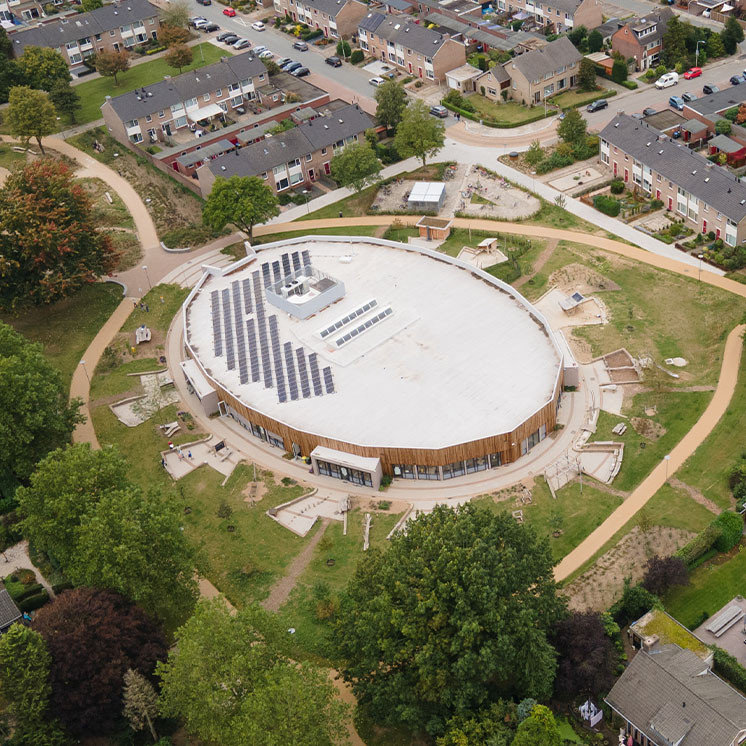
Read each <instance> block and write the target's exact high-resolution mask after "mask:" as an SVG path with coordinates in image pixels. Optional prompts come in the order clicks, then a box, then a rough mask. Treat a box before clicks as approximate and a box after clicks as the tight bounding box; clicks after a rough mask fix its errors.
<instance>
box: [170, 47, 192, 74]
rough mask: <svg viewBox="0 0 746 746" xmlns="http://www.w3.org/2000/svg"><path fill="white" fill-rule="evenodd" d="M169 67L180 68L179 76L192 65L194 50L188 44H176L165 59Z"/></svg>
mask: <svg viewBox="0 0 746 746" xmlns="http://www.w3.org/2000/svg"><path fill="white" fill-rule="evenodd" d="M164 59H165V60H166V64H167V65H168V66H169V67H175V68H178V70H179V74H181V71H182V69H183V68H185V67H187V66H188V65H191V64H192V48H191V47H188V46H187V45H186V44H174V45H173V46H172V47H171V48H170V49H169V50H168V52H166V55H165V57H164Z"/></svg>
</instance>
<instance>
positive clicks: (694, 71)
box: [223, 11, 702, 80]
mask: <svg viewBox="0 0 746 746" xmlns="http://www.w3.org/2000/svg"><path fill="white" fill-rule="evenodd" d="M223 12H225V11H223ZM700 75H702V68H701V67H693V68H691V70H687V71H686V72H685V73H684V80H691V79H692V78H698V77H699V76H700Z"/></svg>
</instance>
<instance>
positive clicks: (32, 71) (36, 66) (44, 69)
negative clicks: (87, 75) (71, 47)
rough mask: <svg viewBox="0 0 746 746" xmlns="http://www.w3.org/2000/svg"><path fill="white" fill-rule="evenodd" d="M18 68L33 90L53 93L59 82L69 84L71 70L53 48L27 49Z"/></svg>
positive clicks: (31, 47)
mask: <svg viewBox="0 0 746 746" xmlns="http://www.w3.org/2000/svg"><path fill="white" fill-rule="evenodd" d="M18 67H19V68H20V69H21V72H22V73H23V77H24V80H25V82H26V84H27V85H29V86H30V87H31V88H41V89H42V90H43V91H51V90H52V87H53V86H54V84H55V83H56V82H57V81H58V80H62V81H65V82H69V80H70V70H69V68H68V66H67V63H66V62H65V60H64V59H63V58H62V55H61V54H60V53H59V52H57V51H55V50H54V49H52V48H51V47H33V46H30V47H25V48H24V50H23V54H22V55H21V56H20V57H19V59H18Z"/></svg>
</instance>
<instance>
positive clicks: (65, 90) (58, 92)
mask: <svg viewBox="0 0 746 746" xmlns="http://www.w3.org/2000/svg"><path fill="white" fill-rule="evenodd" d="M49 100H50V101H51V102H52V104H54V108H55V109H57V111H58V112H59V113H60V114H64V115H65V116H66V117H67V118H68V119H69V120H70V123H71V124H75V112H77V110H78V109H79V108H80V96H79V95H78V92H77V91H76V90H75V89H74V88H73V87H72V86H71V85H70V83H68V82H67V81H64V80H58V81H57V82H56V83H55V84H54V85H53V86H52V90H51V91H49Z"/></svg>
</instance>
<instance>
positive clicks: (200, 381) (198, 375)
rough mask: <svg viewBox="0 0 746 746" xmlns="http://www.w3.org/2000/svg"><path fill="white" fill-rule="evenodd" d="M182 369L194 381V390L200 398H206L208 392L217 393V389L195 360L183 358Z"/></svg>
mask: <svg viewBox="0 0 746 746" xmlns="http://www.w3.org/2000/svg"><path fill="white" fill-rule="evenodd" d="M181 369H182V370H183V371H184V373H185V374H186V377H187V378H188V379H189V380H190V381H191V382H192V386H193V387H194V391H195V393H196V394H197V396H198V397H199V398H200V399H204V397H206V396H207V395H208V394H214V393H215V389H214V388H213V387H212V386H211V385H210V383H209V381H208V380H207V379H206V378H205V377H204V375H202V371H201V370H200V369H199V366H198V365H197V364H196V363H195V362H194V360H191V359H187V360H182V361H181Z"/></svg>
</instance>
